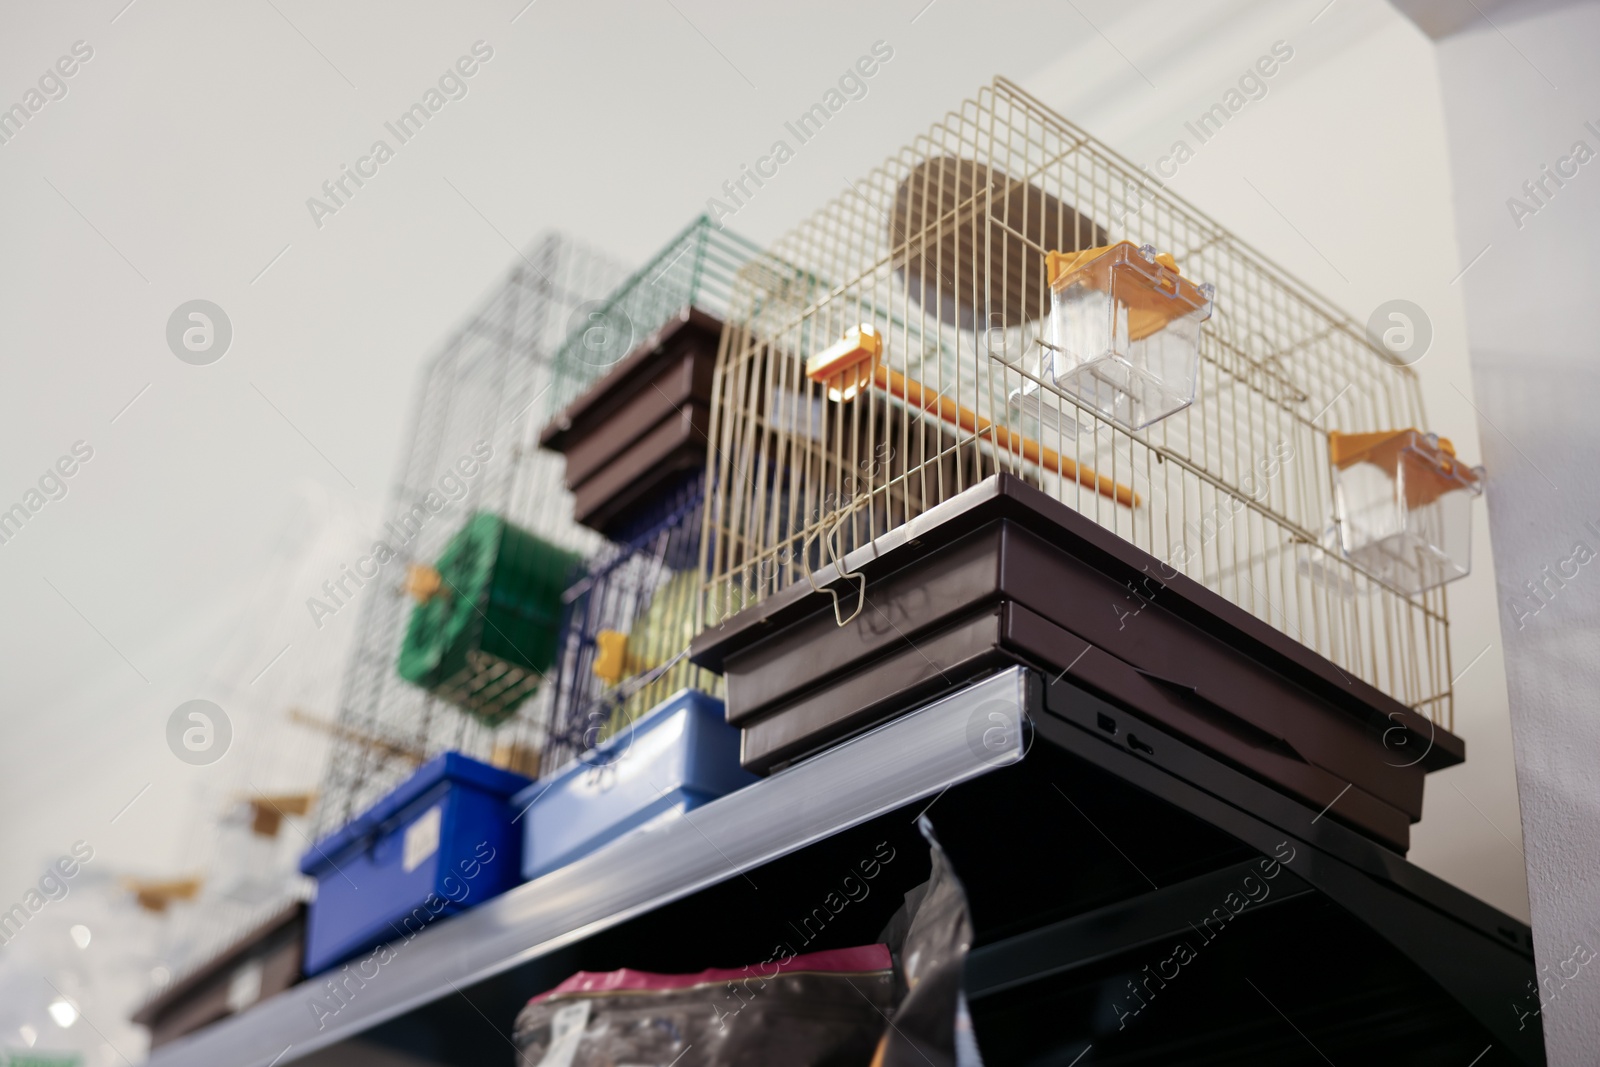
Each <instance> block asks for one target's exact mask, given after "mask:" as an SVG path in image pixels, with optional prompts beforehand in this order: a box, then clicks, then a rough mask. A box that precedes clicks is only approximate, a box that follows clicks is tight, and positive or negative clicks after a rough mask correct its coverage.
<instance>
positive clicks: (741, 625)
mask: <svg viewBox="0 0 1600 1067" xmlns="http://www.w3.org/2000/svg"><path fill="white" fill-rule="evenodd" d="M845 568H846V569H847V570H848V571H851V572H859V573H862V574H865V575H866V576H867V579H868V582H867V593H866V597H867V602H866V604H865V605H864V606H863V608H862V610H861V612H860V613H859V614H858V615H857V616H856V617H855V618H854V619H853V620H852V621H851V622H850V623H848V624H847V625H845V626H844V627H840V626H838V625H837V623H836V622H835V619H834V613H833V606H832V602H831V600H830V599H829V597H828V596H827V595H826V594H819V593H816V592H813V591H812V589H811V588H810V586H809V584H806V583H801V584H798V585H795V586H791V587H789V588H788V589H786V590H784V591H783V592H781V593H778V594H776V595H774V596H772V597H770V598H769V599H767V600H765V601H763V602H761V603H760V604H758V605H756V606H754V607H752V608H750V609H748V610H746V611H743V612H740V613H739V614H737V615H734V616H732V617H731V618H729V619H727V620H725V621H724V622H723V623H722V625H720V626H719V627H718V628H716V629H715V630H709V631H707V632H705V633H703V634H701V635H700V636H699V637H698V638H697V639H696V640H695V642H694V647H693V650H692V652H691V658H692V659H693V660H694V662H696V663H698V664H700V665H701V666H704V667H708V668H710V669H712V670H718V671H721V672H722V673H724V674H725V675H726V678H727V712H728V721H729V722H731V723H734V724H735V725H738V726H739V727H740V729H741V731H742V732H743V736H744V749H743V762H744V764H745V766H746V767H748V768H750V769H752V770H755V771H758V772H762V773H765V772H767V771H770V770H773V769H775V768H777V767H780V766H782V765H784V764H786V763H788V762H792V761H793V760H795V759H798V758H800V757H802V756H804V755H807V754H808V753H811V752H815V751H817V750H818V749H820V748H823V747H826V746H828V745H830V744H833V743H836V742H838V741H839V740H841V739H843V738H844V737H847V736H849V735H851V734H853V733H855V732H858V731H859V730H862V729H864V728H866V727H868V726H871V725H873V724H875V723H878V722H881V721H883V720H884V719H887V718H890V717H892V716H894V715H896V714H899V713H901V712H903V711H906V710H909V709H910V708H911V707H913V706H915V705H916V704H917V703H919V702H920V701H922V700H924V699H926V698H927V697H928V696H930V695H932V694H934V693H937V692H939V691H941V690H943V689H945V688H948V687H950V686H953V685H957V684H960V682H962V681H963V680H966V679H968V678H971V677H973V676H974V675H976V674H979V673H983V672H985V671H988V670H991V669H993V668H994V667H996V666H998V665H1000V664H1002V663H1007V662H1015V661H1019V660H1020V661H1023V662H1029V663H1033V664H1035V665H1037V666H1038V667H1040V668H1041V669H1042V670H1044V671H1046V672H1048V677H1057V676H1059V675H1060V674H1063V673H1066V672H1069V671H1070V672H1071V674H1072V676H1073V678H1074V679H1076V680H1077V682H1078V683H1079V684H1081V685H1084V686H1086V687H1088V688H1090V689H1093V690H1095V691H1097V692H1098V693H1099V694H1100V695H1102V696H1104V697H1105V698H1106V699H1107V700H1110V701H1111V702H1113V703H1114V704H1117V705H1119V706H1121V707H1123V708H1125V709H1127V710H1128V711H1129V712H1131V713H1133V714H1134V715H1136V716H1139V717H1141V718H1144V719H1147V720H1148V721H1150V722H1152V723H1154V724H1157V725H1159V726H1161V727H1163V728H1164V729H1166V730H1169V731H1171V732H1173V733H1176V734H1179V735H1181V736H1183V737H1185V738H1187V739H1188V740H1190V741H1192V742H1193V743H1195V744H1196V745H1198V746H1200V747H1202V748H1204V749H1206V750H1207V751H1209V752H1212V753H1214V754H1215V755H1217V756H1219V757H1220V758H1222V759H1224V760H1226V761H1228V762H1229V763H1231V764H1233V765H1235V766H1237V767H1239V768H1241V769H1243V770H1245V771H1246V772H1248V773H1249V774H1251V775H1252V776H1254V777H1256V778H1258V779H1260V780H1263V781H1265V782H1268V783H1270V784H1271V785H1273V786H1274V787H1275V788H1277V789H1279V790H1281V791H1283V792H1284V793H1287V794H1289V795H1291V796H1293V797H1295V798H1296V799H1298V800H1300V801H1301V802H1303V803H1305V804H1307V805H1310V806H1311V807H1313V808H1315V809H1318V810H1320V809H1323V808H1326V807H1328V806H1329V805H1330V804H1333V802H1334V801H1335V800H1337V801H1338V804H1337V807H1336V808H1335V809H1330V811H1329V815H1328V817H1329V818H1338V819H1340V820H1341V821H1343V822H1345V823H1347V824H1349V825H1352V826H1355V827H1357V828H1358V829H1360V830H1361V831H1363V832H1364V833H1366V834H1367V835H1369V836H1371V837H1373V838H1374V839H1376V840H1378V841H1380V842H1381V843H1383V844H1385V845H1387V846H1388V847H1390V848H1394V849H1396V850H1398V851H1400V852H1404V851H1405V850H1406V848H1407V846H1408V844H1409V828H1410V824H1411V823H1413V822H1416V821H1418V820H1419V819H1420V818H1421V816H1422V793H1423V779H1424V777H1425V775H1426V774H1427V773H1428V772H1429V771H1433V770H1438V769H1440V768H1443V767H1449V766H1454V765H1455V764H1458V763H1460V762H1461V761H1462V760H1463V759H1464V758H1465V746H1464V744H1463V743H1462V741H1461V739H1460V738H1458V737H1456V736H1455V735H1454V734H1451V733H1449V732H1448V731H1446V730H1445V729H1443V728H1442V727H1437V726H1435V725H1434V724H1433V723H1431V722H1430V721H1429V720H1427V719H1426V718H1424V717H1422V716H1421V715H1418V714H1417V713H1416V712H1415V711H1413V710H1411V709H1410V708H1407V707H1405V706H1404V705H1402V704H1400V703H1399V702H1398V701H1395V700H1394V699H1393V698H1391V697H1389V696H1387V695H1385V694H1383V693H1381V692H1379V691H1378V690H1377V689H1375V688H1373V687H1372V686H1370V685H1368V684H1367V683H1365V682H1363V681H1361V680H1360V679H1358V678H1355V677H1354V676H1352V675H1349V674H1347V673H1345V672H1343V671H1341V670H1340V669H1339V668H1338V667H1337V666H1335V665H1334V664H1333V663H1331V662H1329V661H1328V660H1327V659H1325V658H1323V657H1322V656H1320V655H1318V654H1317V653H1315V652H1313V651H1311V650H1310V649H1308V648H1306V647H1305V646H1303V645H1301V644H1299V643H1298V642H1296V641H1294V640H1292V639H1291V638H1289V637H1288V636H1287V635H1285V634H1283V633H1281V632H1280V631H1278V630H1276V629H1274V628H1273V627H1271V626H1269V625H1268V624H1266V623H1264V622H1262V621H1261V620H1259V619H1257V618H1255V617H1254V616H1253V615H1251V614H1249V613H1248V612H1246V611H1245V610H1244V609H1242V608H1240V607H1238V606H1236V605H1234V604H1231V603H1229V602H1228V601H1227V600H1225V599H1223V598H1222V597H1220V596H1219V595H1217V594H1216V593H1214V592H1212V591H1211V590H1209V589H1206V588H1205V587H1203V586H1201V585H1200V584H1199V583H1197V582H1194V581H1192V580H1191V579H1188V578H1186V577H1184V576H1183V575H1181V574H1176V573H1174V572H1172V571H1170V570H1168V569H1166V568H1165V567H1163V566H1162V565H1161V563H1160V562H1159V561H1158V560H1157V559H1156V558H1155V557H1153V556H1151V555H1150V554H1149V553H1147V552H1144V551H1142V550H1141V549H1138V548H1136V547H1134V546H1133V545H1132V544H1129V543H1128V542H1126V541H1124V540H1122V539H1121V538H1119V537H1117V536H1116V535H1115V534H1113V533H1111V532H1110V531H1108V530H1106V529H1104V528H1102V527H1100V526H1098V525H1096V524H1095V523H1093V522H1091V521H1090V520H1088V519H1086V518H1084V517H1083V516H1081V515H1079V514H1078V513H1076V512H1074V511H1073V510H1071V509H1070V508H1068V507H1066V506H1065V505H1063V504H1061V503H1060V502H1058V501H1055V500H1052V499H1051V498H1049V497H1048V496H1046V495H1045V494H1044V493H1042V492H1041V491H1039V490H1037V489H1035V488H1033V487H1031V486H1029V485H1027V484H1025V483H1024V482H1023V481H1022V480H1021V479H1018V478H1016V477H1014V476H1011V475H1007V474H1001V475H998V476H995V477H992V478H989V479H986V480H985V481H983V482H981V483H979V484H978V485H975V486H973V487H972V488H971V489H969V490H967V491H966V492H964V493H961V494H959V495H958V496H956V497H954V498H952V499H950V500H948V501H946V502H944V503H943V504H940V505H939V506H937V507H935V508H932V509H930V510H929V511H928V512H926V513H924V514H923V515H921V516H919V517H917V518H916V519H913V520H912V521H911V522H909V523H907V524H905V525H904V526H901V527H899V528H897V529H895V530H893V531H890V532H889V533H887V534H884V535H882V536H880V537H879V538H878V541H877V543H876V545H873V546H868V547H867V548H864V549H862V550H859V551H857V552H853V553H851V554H850V555H849V556H848V557H846V560H845ZM817 581H818V583H819V584H821V585H823V586H824V588H828V587H832V588H835V589H836V590H837V591H838V592H839V594H840V597H841V600H842V601H843V603H844V605H845V611H846V612H847V613H848V611H849V610H850V609H852V608H853V607H854V606H855V602H854V597H855V595H856V593H855V590H856V589H857V588H858V586H857V584H856V582H855V581H854V580H844V581H841V580H840V578H839V577H838V575H837V573H836V571H835V570H834V568H831V567H830V568H827V569H826V570H825V571H824V573H823V574H821V575H818V576H817ZM1129 583H1133V584H1134V585H1135V586H1136V587H1137V588H1138V589H1139V591H1140V593H1139V595H1138V596H1133V595H1132V594H1131V593H1130V585H1129ZM1138 605H1142V607H1140V610H1138V611H1137V612H1136V613H1133V608H1134V607H1135V606H1138Z"/></svg>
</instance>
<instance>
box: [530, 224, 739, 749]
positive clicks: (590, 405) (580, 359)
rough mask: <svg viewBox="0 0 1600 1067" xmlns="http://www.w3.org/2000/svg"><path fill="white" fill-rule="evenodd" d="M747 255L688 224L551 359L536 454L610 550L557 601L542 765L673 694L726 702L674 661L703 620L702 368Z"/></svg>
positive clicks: (704, 678) (710, 682)
mask: <svg viewBox="0 0 1600 1067" xmlns="http://www.w3.org/2000/svg"><path fill="white" fill-rule="evenodd" d="M755 252H756V249H755V248H754V246H752V245H750V244H748V243H747V242H745V241H743V240H741V239H739V238H737V237H735V236H734V235H732V234H729V233H727V232H725V231H723V230H721V229H718V228H717V227H715V226H713V225H712V224H711V223H710V222H709V221H708V220H707V219H705V218H703V217H702V218H700V219H697V220H696V221H695V222H693V223H692V224H690V225H689V226H688V227H687V228H686V229H685V230H683V231H682V232H681V233H679V234H677V235H676V236H675V237H674V238H673V239H672V240H671V241H669V242H668V243H667V245H666V246H665V247H664V248H663V249H662V250H661V251H660V252H659V253H658V254H657V255H656V256H654V257H653V258H652V259H651V261H650V262H649V263H647V264H646V265H645V266H644V267H643V268H641V269H640V270H639V271H637V272H636V273H634V274H633V275H632V276H631V277H629V278H628V279H627V280H626V281H625V282H624V283H623V284H622V285H620V286H619V287H618V288H617V289H616V290H615V291H614V292H613V293H611V294H610V296H608V297H607V298H606V299H605V300H604V301H601V302H599V303H597V304H596V305H594V306H592V307H590V308H588V309H587V311H586V314H585V316H584V317H583V320H582V321H581V322H580V324H579V326H578V328H577V329H575V330H574V331H573V332H572V334H571V336H569V337H568V338H567V341H566V342H565V344H564V345H563V346H562V348H561V349H560V351H559V352H558V353H557V355H556V359H555V362H554V366H553V370H552V375H553V383H554V384H553V386H552V388H551V390H550V393H549V396H548V398H547V400H548V421H547V425H546V427H545V430H544V432H543V434H542V435H541V442H542V443H543V444H544V445H545V447H547V448H550V449H553V450H555V451H559V452H561V453H562V454H563V455H564V456H565V459H566V475H567V486H568V488H569V489H570V490H572V492H573V493H574V494H575V498H576V514H577V516H578V518H579V520H580V521H582V522H585V523H587V524H589V525H590V526H592V527H593V528H594V529H596V530H597V531H599V532H601V533H603V534H604V535H605V537H606V538H607V540H606V542H605V543H604V544H603V545H601V546H600V547H599V548H598V549H597V550H596V551H595V552H594V553H592V554H591V555H590V557H589V559H588V561H587V563H586V566H585V573H584V574H583V575H582V577H581V578H580V579H579V580H578V581H576V582H575V583H574V584H573V585H572V586H571V587H570V588H569V589H568V590H567V593H566V596H565V601H566V617H567V624H566V627H565V629H564V631H563V635H562V638H561V644H560V649H559V652H558V659H557V665H556V668H555V670H554V672H553V674H554V678H555V686H554V691H555V706H554V712H553V714H552V717H551V720H550V729H549V734H548V737H547V739H546V742H545V752H546V756H547V763H546V766H547V767H550V768H554V767H556V766H559V765H560V764H561V763H562V762H564V761H565V760H566V759H568V758H570V757H572V756H576V755H578V754H580V753H582V752H585V751H587V750H589V749H591V748H593V747H594V746H595V745H596V744H599V743H601V742H603V741H605V740H606V739H607V738H609V737H610V736H612V735H613V734H615V733H617V732H618V731H619V730H620V729H622V728H623V727H624V726H625V725H626V724H628V723H631V722H632V721H633V720H635V719H636V718H638V717H639V716H640V715H641V714H643V713H644V712H646V711H648V710H649V709H651V708H653V707H655V706H656V705H658V704H659V703H660V702H661V701H662V700H664V699H665V698H667V697H668V696H670V695H671V694H673V693H675V692H677V691H678V690H680V689H684V688H689V689H694V690H698V691H700V692H704V693H707V694H710V695H713V696H715V695H717V694H719V693H720V679H719V678H718V677H717V676H716V675H714V674H711V673H709V672H707V671H703V670H701V669H699V668H697V667H695V666H693V665H692V664H690V663H689V662H688V661H687V660H686V659H685V658H684V653H685V650H686V649H687V648H688V645H689V642H690V640H691V639H692V638H693V637H694V635H695V633H696V632H697V628H698V621H699V612H698V608H699V597H700V585H701V581H700V574H699V570H698V565H699V562H700V534H701V527H702V513H703V503H704V497H705V491H704V487H705V455H706V442H707V429H708V425H709V420H710V405H709V401H710V392H711V379H712V370H713V365H714V363H715V358H716V351H717V345H718V341H719V338H720V337H721V334H722V322H723V319H724V317H725V316H726V309H727V306H728V300H729V296H730V293H731V291H732V288H733V285H734V279H735V278H736V276H737V275H738V272H739V271H740V270H741V269H743V268H744V267H745V266H746V265H747V264H748V263H749V262H750V260H751V259H752V257H753V256H754V255H755Z"/></svg>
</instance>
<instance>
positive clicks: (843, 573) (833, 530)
mask: <svg viewBox="0 0 1600 1067" xmlns="http://www.w3.org/2000/svg"><path fill="white" fill-rule="evenodd" d="M854 514H855V505H854V504H852V505H851V506H850V508H849V510H847V511H846V512H845V513H844V514H843V515H841V516H840V517H839V520H838V521H837V522H835V523H834V524H833V525H832V527H830V528H829V529H828V531H827V533H825V534H822V535H820V536H821V538H822V543H823V544H825V545H827V546H828V561H829V562H830V563H832V564H833V565H834V567H835V569H837V570H838V572H839V577H840V578H841V579H844V580H849V579H851V578H859V579H861V592H860V593H859V594H858V595H857V597H856V610H854V611H852V612H851V613H850V617H849V618H840V616H839V594H838V593H837V592H836V591H835V590H834V589H833V587H832V586H829V587H828V588H826V589H824V588H823V587H821V586H819V585H818V584H817V579H816V577H815V576H813V575H812V573H811V568H810V567H808V566H805V565H804V560H805V556H806V551H807V549H809V548H810V547H811V538H809V537H808V538H806V539H805V540H804V541H803V542H801V544H800V557H801V562H802V565H801V568H800V569H801V570H803V571H805V573H806V581H807V582H809V583H810V584H811V589H812V591H813V592H816V593H827V594H828V596H830V597H832V598H833V621H834V622H836V623H837V624H838V625H839V626H841V627H842V626H845V625H846V624H848V623H850V622H852V621H853V620H854V619H855V617H856V616H857V615H860V614H861V609H862V608H864V607H866V604H867V576H866V575H865V574H862V573H861V572H860V571H854V572H852V571H847V570H845V569H844V561H843V560H842V559H840V558H839V549H838V547H837V546H836V545H835V544H834V542H833V538H834V535H835V534H837V533H838V532H839V527H841V526H843V525H844V523H845V520H846V519H849V518H850V517H852V516H853V515H854Z"/></svg>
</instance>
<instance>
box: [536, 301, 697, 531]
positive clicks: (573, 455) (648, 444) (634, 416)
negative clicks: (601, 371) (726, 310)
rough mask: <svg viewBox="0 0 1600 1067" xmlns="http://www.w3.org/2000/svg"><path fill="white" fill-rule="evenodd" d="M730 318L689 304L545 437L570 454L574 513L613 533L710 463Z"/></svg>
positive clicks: (546, 443)
mask: <svg viewBox="0 0 1600 1067" xmlns="http://www.w3.org/2000/svg"><path fill="white" fill-rule="evenodd" d="M721 336H722V323H721V322H719V321H718V320H717V319H715V318H713V317H712V316H710V315H707V314H706V313H705V312H703V311H701V310H700V309H699V308H692V307H691V308H685V309H683V311H682V312H681V313H680V314H679V315H677V316H675V317H673V318H671V319H669V320H668V322H667V324H666V325H665V326H663V327H662V328H661V329H660V330H658V331H656V333H655V334H653V335H652V336H650V337H649V338H647V339H646V340H645V341H644V342H643V343H641V344H639V345H636V346H635V347H634V349H633V351H631V352H630V353H628V355H626V356H624V357H623V358H622V359H621V360H619V361H618V362H617V365H616V366H615V367H613V368H611V370H609V371H608V372H607V373H606V375H605V377H603V378H601V379H600V380H599V381H598V382H596V383H595V384H594V385H593V386H591V387H590V388H589V390H588V391H587V392H585V393H584V394H583V395H582V396H580V397H578V399H577V400H574V401H573V402H572V403H571V404H569V405H568V406H567V408H566V409H565V410H564V411H562V412H561V413H560V414H559V415H557V416H556V417H555V418H554V419H553V420H552V421H551V422H550V424H549V425H548V426H546V427H545V428H544V430H543V432H541V433H540V435H539V444H540V445H541V446H543V447H545V448H548V449H551V450H553V451H556V452H560V453H562V454H563V455H564V456H565V457H566V460H567V474H566V486H567V488H568V489H569V490H571V492H572V494H573V497H574V500H573V515H574V517H575V518H576V519H577V520H578V521H579V522H581V523H583V524H584V525H585V526H588V527H590V528H591V529H595V530H598V531H600V532H601V533H603V534H604V533H610V532H612V531H613V530H616V529H617V528H618V527H620V526H622V525H624V524H626V523H627V522H628V520H629V519H630V518H631V517H632V516H633V515H634V513H635V512H636V511H637V510H638V509H639V508H640V507H643V506H647V505H648V503H649V502H651V501H654V500H657V499H659V490H660V488H661V486H663V485H664V484H667V483H669V482H671V481H674V480H676V479H677V478H678V477H679V476H680V475H682V473H683V472H684V471H690V470H698V469H700V468H702V467H704V466H705V462H706V439H707V438H706V431H707V429H708V427H709V426H710V422H711V376H712V372H713V369H714V366H715V364H716V359H717V344H718V343H719V340H720V338H721Z"/></svg>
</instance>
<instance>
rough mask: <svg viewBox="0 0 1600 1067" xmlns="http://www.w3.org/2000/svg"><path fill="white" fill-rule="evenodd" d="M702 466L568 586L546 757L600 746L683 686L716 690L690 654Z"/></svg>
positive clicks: (552, 764)
mask: <svg viewBox="0 0 1600 1067" xmlns="http://www.w3.org/2000/svg"><path fill="white" fill-rule="evenodd" d="M704 500H705V474H704V471H703V470H700V471H694V472H692V473H690V474H688V475H685V476H684V478H683V479H682V481H681V482H680V483H679V485H678V486H677V487H675V488H673V489H670V490H666V491H663V492H661V493H660V494H659V496H658V498H657V501H656V506H655V508H654V510H653V513H651V514H645V515H640V516H639V517H638V518H637V519H636V520H635V526H634V527H633V528H632V529H623V530H619V531H617V533H616V538H617V539H616V540H615V541H612V542H610V543H608V544H606V545H605V546H604V547H602V548H601V549H600V550H599V551H598V552H597V553H596V554H595V555H594V556H592V557H591V558H590V560H589V562H588V566H587V573H586V574H585V575H584V576H583V577H582V578H581V579H580V580H579V581H578V582H577V583H575V584H574V585H573V586H572V587H571V588H570V589H568V590H567V594H566V601H567V614H566V620H567V621H566V626H565V628H564V629H563V632H562V636H561V644H560V647H559V649H558V653H557V656H558V660H557V663H556V665H555V668H554V670H553V672H552V673H553V675H554V680H555V701H554V711H553V714H552V715H551V719H550V733H549V736H548V737H547V739H546V741H545V746H544V752H545V755H546V766H547V767H548V768H550V769H554V768H556V767H559V766H561V765H562V764H563V763H565V762H566V761H567V760H568V759H570V758H571V757H573V756H576V755H579V754H581V753H583V752H586V751H588V750H589V749H592V748H594V746H596V745H598V744H599V743H600V742H602V741H605V740H606V739H607V738H609V737H610V736H612V735H613V734H615V733H616V732H617V731H619V730H620V729H622V728H624V727H626V726H627V724H628V723H631V722H633V721H634V720H635V719H637V718H639V717H640V716H641V715H643V714H644V713H645V712H647V711H649V710H650V709H651V708H653V707H655V706H656V705H658V704H660V703H661V702H662V701H663V700H665V699H667V698H668V697H670V696H671V695H672V694H674V693H676V692H678V691H679V690H680V689H684V688H689V689H697V690H699V691H701V692H704V693H708V694H711V695H713V696H715V695H719V694H720V692H721V681H722V680H721V679H720V678H718V677H717V676H716V675H715V674H712V673H711V672H710V671H705V670H702V669H700V668H698V667H696V666H694V665H693V664H691V663H690V662H688V660H687V659H685V658H684V652H685V650H686V649H687V648H688V647H689V642H690V641H691V640H693V639H694V636H695V633H696V632H697V629H698V627H697V615H696V610H695V609H696V606H697V602H698V598H699V592H700V572H699V567H698V565H699V562H700V526H701V510H702V507H703V504H704Z"/></svg>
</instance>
